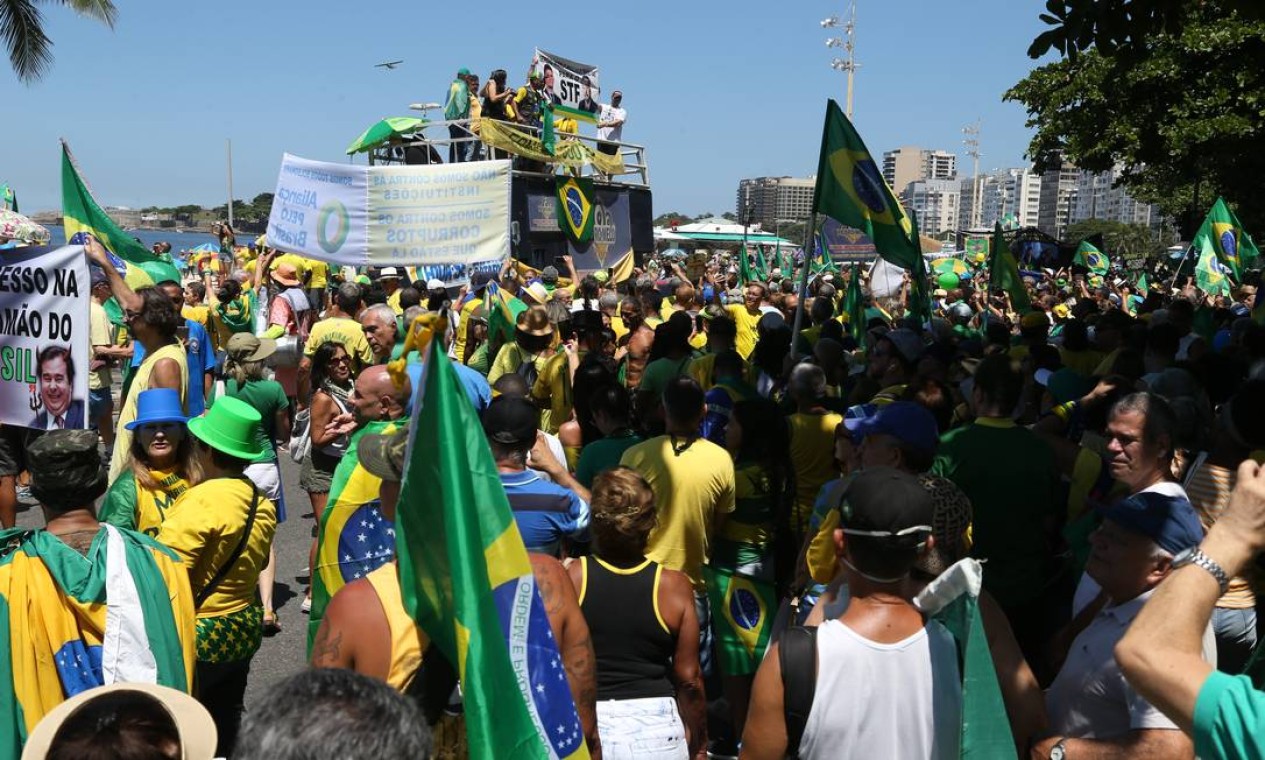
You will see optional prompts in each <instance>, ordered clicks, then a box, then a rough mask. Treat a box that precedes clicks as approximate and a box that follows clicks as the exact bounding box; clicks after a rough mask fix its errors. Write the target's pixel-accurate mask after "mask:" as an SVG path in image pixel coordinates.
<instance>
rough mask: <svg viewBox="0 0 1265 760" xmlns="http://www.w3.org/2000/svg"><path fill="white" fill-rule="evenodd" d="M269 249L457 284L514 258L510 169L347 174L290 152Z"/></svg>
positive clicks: (368, 169)
mask: <svg viewBox="0 0 1265 760" xmlns="http://www.w3.org/2000/svg"><path fill="white" fill-rule="evenodd" d="M268 245H270V246H275V247H276V248H280V249H282V250H284V251H289V252H292V253H297V254H300V255H303V256H308V257H310V258H314V259H319V260H321V261H327V262H329V263H331V264H339V265H348V266H418V267H423V266H424V267H442V268H445V269H448V268H451V269H452V270H453V275H454V276H455V277H460V276H461V273H462V272H464V271H465V270H467V269H473V268H475V266H476V265H477V264H482V263H487V262H493V261H496V262H500V261H503V260H504V259H505V258H506V257H507V256H509V253H510V162H509V161H472V162H467V163H462V164H432V165H428V166H350V165H347V164H335V163H326V162H323V161H309V160H307V159H304V158H299V157H298V156H292V155H290V154H288V153H287V154H286V155H285V158H284V159H283V161H282V163H281V173H280V175H279V176H278V177H277V192H276V196H275V198H274V199H273V203H272V214H271V215H270V216H269V217H268ZM444 279H448V278H444Z"/></svg>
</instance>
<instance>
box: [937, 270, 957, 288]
mask: <svg viewBox="0 0 1265 760" xmlns="http://www.w3.org/2000/svg"><path fill="white" fill-rule="evenodd" d="M961 283H962V281H961V280H960V279H959V278H958V276H957V275H956V274H954V273H952V272H945V273H944V274H942V275H940V277H939V278H937V279H936V284H938V285H939V286H940V287H942V288H944V289H945V290H952V289H953V288H956V287H957V286H958V285H960V284H961Z"/></svg>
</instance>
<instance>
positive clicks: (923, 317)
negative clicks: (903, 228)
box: [906, 213, 931, 325]
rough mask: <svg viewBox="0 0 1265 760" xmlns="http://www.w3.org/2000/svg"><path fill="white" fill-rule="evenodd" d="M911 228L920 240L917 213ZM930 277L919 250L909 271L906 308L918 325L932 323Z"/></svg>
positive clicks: (912, 217) (911, 222)
mask: <svg viewBox="0 0 1265 760" xmlns="http://www.w3.org/2000/svg"><path fill="white" fill-rule="evenodd" d="M910 226H911V228H912V230H913V238H914V240H920V239H921V238H920V236H919V234H918V214H917V213H914V214H912V215H911V216H910ZM920 247H921V246H920ZM929 276H930V275H928V274H927V260H926V259H924V258H923V257H922V251H921V250H919V252H918V256H917V257H916V258H915V259H914V265H913V266H912V267H910V270H909V303H908V304H907V305H906V308H907V310H908V312H909V316H911V317H913V318H914V319H916V320H918V324H922V325H925V324H928V323H930V322H931V291H930V290H929V289H928V288H927V278H928V277H929Z"/></svg>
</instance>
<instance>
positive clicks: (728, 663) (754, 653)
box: [703, 565, 777, 676]
mask: <svg viewBox="0 0 1265 760" xmlns="http://www.w3.org/2000/svg"><path fill="white" fill-rule="evenodd" d="M703 580H704V581H705V582H706V583H707V596H708V597H709V598H710V600H711V604H712V610H714V611H715V616H714V620H715V623H716V625H715V629H716V656H717V657H718V658H720V663H721V670H722V672H723V673H724V674H725V675H727V676H740V675H748V674H751V673H754V672H755V671H756V668H758V667H760V661H761V660H762V659H763V658H764V650H765V649H767V648H768V646H769V635H770V634H771V633H772V631H773V616H774V615H775V614H776V613H777V589H776V588H774V586H773V584H772V583H766V582H764V581H759V580H756V579H755V578H749V577H747V576H744V575H739V574H737V573H735V572H733V571H731V570H727V569H725V568H721V567H717V566H714V565H713V566H704V567H703Z"/></svg>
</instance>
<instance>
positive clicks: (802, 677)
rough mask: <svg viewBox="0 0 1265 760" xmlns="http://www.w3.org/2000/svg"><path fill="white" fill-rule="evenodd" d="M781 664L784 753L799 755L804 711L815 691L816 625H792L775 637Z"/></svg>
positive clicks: (811, 706)
mask: <svg viewBox="0 0 1265 760" xmlns="http://www.w3.org/2000/svg"><path fill="white" fill-rule="evenodd" d="M778 664H779V665H781V666H782V712H783V715H784V717H785V719H786V756H787V757H799V743H800V741H802V740H803V738H804V727H805V726H806V725H807V724H808V713H809V712H811V711H812V709H813V696H814V695H815V694H816V692H817V628H816V627H815V626H814V627H812V628H808V627H805V626H802V625H792V626H790V627H788V628H787V629H786V630H785V631H783V632H782V638H781V639H779V640H778Z"/></svg>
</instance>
